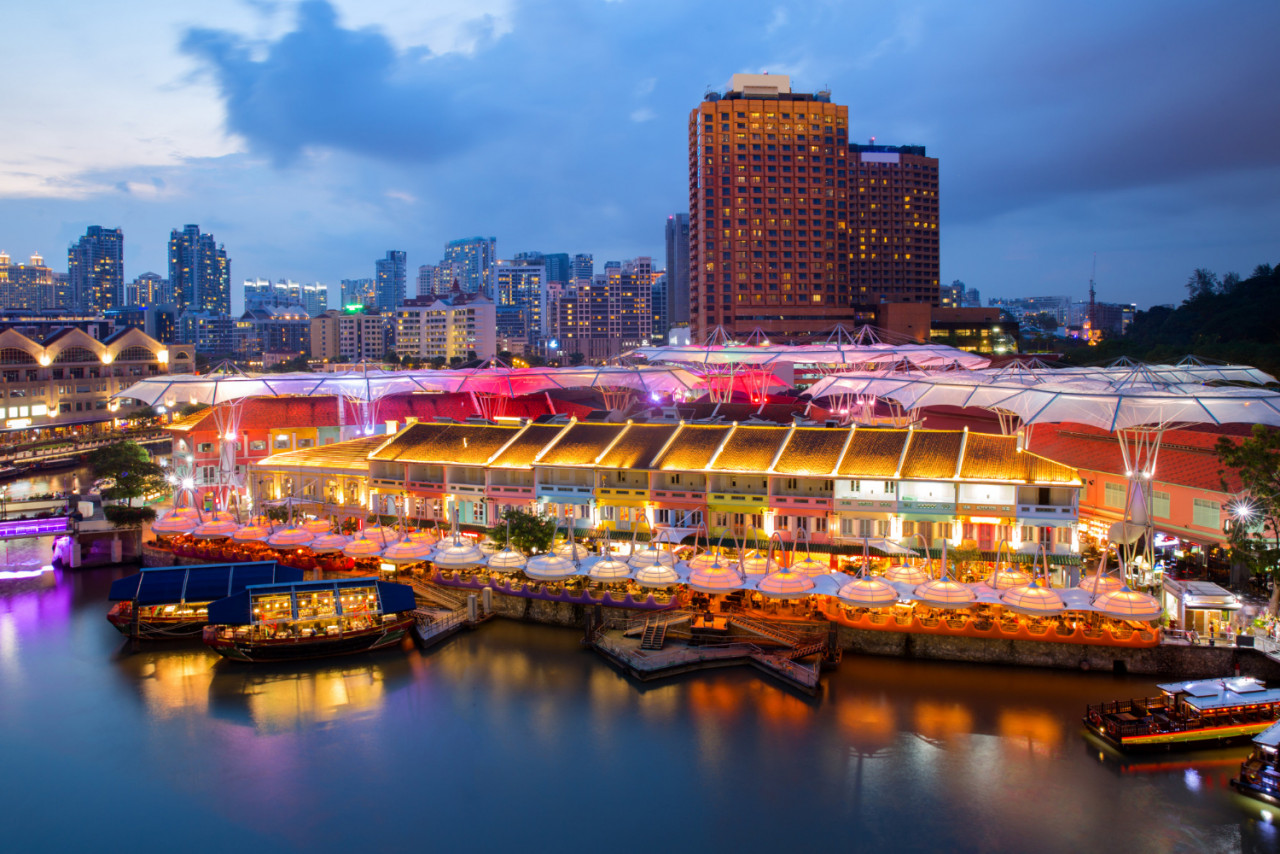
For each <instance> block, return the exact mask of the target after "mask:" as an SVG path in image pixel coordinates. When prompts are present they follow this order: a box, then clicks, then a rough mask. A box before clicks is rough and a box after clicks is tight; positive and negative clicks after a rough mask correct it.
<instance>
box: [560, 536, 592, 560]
mask: <svg viewBox="0 0 1280 854" xmlns="http://www.w3.org/2000/svg"><path fill="white" fill-rule="evenodd" d="M551 551H552V553H553V554H555V555H556V556H557V557H562V558H566V559H568V560H584V559H585V558H587V557H589V556H590V555H591V552H590V551H588V550H587V547H586V546H584V545H583V544H582V543H575V542H573V541H569V542H567V543H561V544H560V545H558V546H556V547H555V548H554V549H552V550H551Z"/></svg>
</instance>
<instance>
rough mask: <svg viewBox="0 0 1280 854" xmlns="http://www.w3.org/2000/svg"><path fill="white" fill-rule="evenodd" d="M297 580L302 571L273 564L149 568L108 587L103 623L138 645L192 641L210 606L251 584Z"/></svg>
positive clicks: (224, 564) (244, 563) (203, 623)
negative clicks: (173, 639) (187, 639)
mask: <svg viewBox="0 0 1280 854" xmlns="http://www.w3.org/2000/svg"><path fill="white" fill-rule="evenodd" d="M301 580H302V570H300V569H294V568H293V567H289V566H284V565H283V564H279V563H277V562H276V561H274V560H263V561H248V562H243V563H220V564H213V565H209V566H157V567H148V568H145V569H143V570H142V571H141V572H137V573H135V574H133V575H128V576H125V577H124V578H118V579H116V580H115V581H113V582H111V593H110V595H109V596H108V598H109V599H111V601H113V602H115V604H114V605H112V606H111V609H110V610H109V611H108V612H107V620H108V621H110V623H111V625H113V626H115V627H116V628H117V629H119V630H120V633H121V634H123V635H126V636H128V637H131V638H135V639H139V640H143V639H146V640H163V639H166V638H180V637H192V636H194V635H198V634H200V631H201V630H202V629H203V628H204V627H205V625H207V624H208V622H209V618H208V607H209V603H211V602H213V601H215V600H218V599H222V598H224V597H226V596H231V595H233V594H236V593H239V592H241V591H242V590H244V589H245V588H247V587H249V586H250V585H253V584H271V583H275V582H286V581H301Z"/></svg>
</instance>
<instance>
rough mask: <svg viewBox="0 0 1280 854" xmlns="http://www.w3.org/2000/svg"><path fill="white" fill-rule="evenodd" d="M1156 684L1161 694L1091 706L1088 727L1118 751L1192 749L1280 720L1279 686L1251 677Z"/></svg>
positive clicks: (1239, 738) (1230, 740)
mask: <svg viewBox="0 0 1280 854" xmlns="http://www.w3.org/2000/svg"><path fill="white" fill-rule="evenodd" d="M1156 687H1157V688H1159V689H1160V696H1159V697H1150V698H1138V699H1133V700H1118V701H1115V702H1111V703H1100V704H1098V705H1091V706H1089V707H1088V708H1087V709H1086V711H1085V717H1084V723H1085V726H1087V727H1088V728H1089V731H1090V732H1092V733H1093V734H1094V735H1096V736H1097V737H1098V738H1100V739H1102V740H1103V741H1104V742H1106V743H1107V744H1110V745H1111V746H1112V747H1115V748H1118V749H1120V750H1125V751H1129V750H1153V749H1164V750H1170V749H1183V750H1191V749H1200V748H1211V747H1220V746H1222V745H1224V744H1234V743H1240V742H1244V741H1247V740H1248V739H1250V738H1252V737H1253V736H1255V735H1257V734H1258V733H1260V732H1262V731H1263V730H1264V729H1266V728H1267V727H1269V726H1271V725H1272V724H1273V723H1275V722H1276V720H1277V719H1278V718H1280V689H1276V688H1268V687H1266V686H1265V685H1264V684H1263V683H1262V682H1260V681H1258V680H1257V679H1254V678H1253V677H1251V676H1236V677H1231V678H1225V679H1201V680H1196V681H1192V682H1172V683H1169V684H1167V685H1157V686H1156Z"/></svg>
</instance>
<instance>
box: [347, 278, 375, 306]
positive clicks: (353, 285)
mask: <svg viewBox="0 0 1280 854" xmlns="http://www.w3.org/2000/svg"><path fill="white" fill-rule="evenodd" d="M339 288H340V291H341V294H342V305H341V306H340V308H346V307H347V306H349V305H373V302H374V298H373V279H343V280H342V281H341V284H340V285H339Z"/></svg>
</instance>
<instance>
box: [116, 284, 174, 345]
mask: <svg viewBox="0 0 1280 854" xmlns="http://www.w3.org/2000/svg"><path fill="white" fill-rule="evenodd" d="M124 302H125V305H127V306H151V305H167V304H169V303H171V302H173V298H172V296H171V294H170V292H169V281H168V279H165V278H162V277H161V276H160V275H159V274H158V273H143V274H142V275H141V276H139V277H138V278H136V279H134V280H133V281H132V282H130V283H129V284H127V285H125V286H124ZM148 334H149V333H148Z"/></svg>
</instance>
